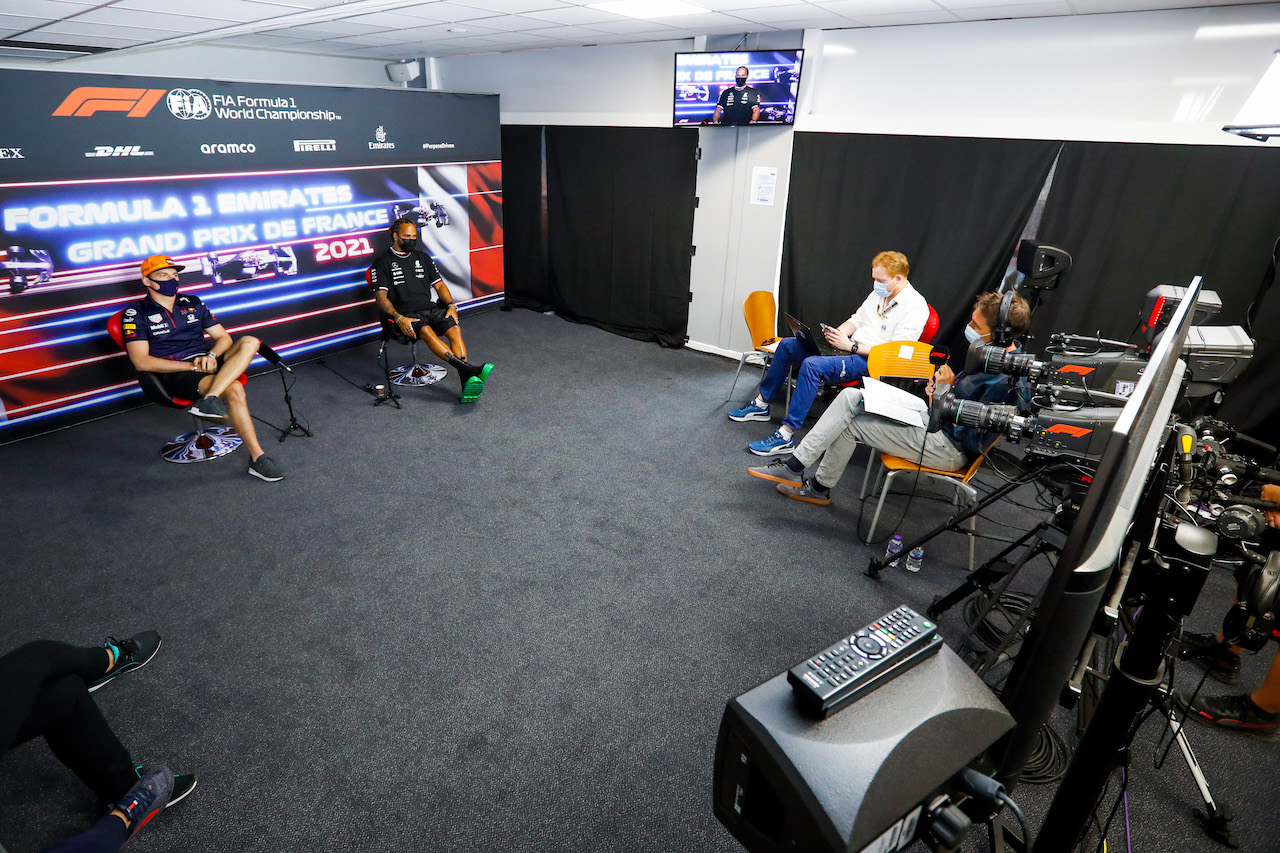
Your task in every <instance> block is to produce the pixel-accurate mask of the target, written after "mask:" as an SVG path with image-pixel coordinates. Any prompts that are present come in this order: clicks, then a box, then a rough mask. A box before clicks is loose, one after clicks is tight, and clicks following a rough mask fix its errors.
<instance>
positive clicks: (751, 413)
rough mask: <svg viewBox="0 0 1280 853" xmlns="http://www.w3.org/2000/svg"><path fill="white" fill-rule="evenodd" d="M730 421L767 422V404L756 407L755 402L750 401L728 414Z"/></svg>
mask: <svg viewBox="0 0 1280 853" xmlns="http://www.w3.org/2000/svg"><path fill="white" fill-rule="evenodd" d="M729 420H731V421H739V422H741V421H767V420H769V404H768V403H766V404H764V405H763V406H757V405H756V401H755V400H752V401H751V402H750V403H747V404H746V405H745V406H743V407H742V408H741V409H734V410H733V411H732V412H730V413H729Z"/></svg>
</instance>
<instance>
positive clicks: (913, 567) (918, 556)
mask: <svg viewBox="0 0 1280 853" xmlns="http://www.w3.org/2000/svg"><path fill="white" fill-rule="evenodd" d="M922 565H924V548H921V547H919V546H916V547H915V548H912V549H911V553H910V554H908V555H907V571H909V572H918V571H920V567H921V566H922Z"/></svg>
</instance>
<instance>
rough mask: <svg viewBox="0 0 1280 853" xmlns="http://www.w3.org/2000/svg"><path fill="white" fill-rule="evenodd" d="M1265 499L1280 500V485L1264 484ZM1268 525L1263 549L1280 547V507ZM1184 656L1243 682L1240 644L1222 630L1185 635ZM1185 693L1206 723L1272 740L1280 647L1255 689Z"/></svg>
mask: <svg viewBox="0 0 1280 853" xmlns="http://www.w3.org/2000/svg"><path fill="white" fill-rule="evenodd" d="M1262 499H1263V500H1267V501H1278V502H1280V486H1263V487H1262ZM1267 526H1268V527H1269V528H1271V530H1269V531H1267V533H1266V534H1265V535H1264V536H1263V539H1262V545H1263V551H1264V553H1266V552H1269V551H1273V550H1275V549H1276V548H1280V533H1276V532H1274V531H1280V510H1268V511H1267ZM1184 636H1185V639H1184V640H1183V648H1182V656H1183V657H1185V658H1186V659H1187V660H1191V661H1194V662H1195V663H1197V664H1199V665H1200V666H1202V667H1204V668H1205V669H1206V670H1208V672H1209V674H1210V675H1212V676H1213V677H1214V679H1216V680H1217V681H1220V682H1222V683H1223V684H1239V683H1240V668H1241V667H1240V653H1241V652H1243V651H1244V649H1242V648H1241V647H1240V646H1227V645H1225V644H1224V639H1223V636H1222V634H1218V635H1217V636H1215V635H1213V634H1187V635H1184ZM1188 698H1189V697H1188V696H1187V695H1186V694H1185V693H1182V692H1179V693H1178V694H1177V702H1178V706H1179V707H1180V708H1182V709H1184V710H1185V711H1186V712H1187V716H1188V717H1190V718H1191V719H1193V720H1195V721H1197V722H1200V723H1204V724H1205V725H1207V726H1221V727H1222V728H1225V729H1237V730H1239V731H1242V732H1247V733H1249V734H1252V735H1256V736H1258V737H1262V738H1266V739H1268V740H1270V739H1271V738H1274V737H1275V736H1276V733H1277V731H1280V651H1277V652H1276V655H1275V657H1274V658H1272V659H1271V666H1270V668H1269V669H1267V676H1266V678H1264V679H1263V680H1262V684H1260V685H1259V686H1258V689H1257V690H1254V691H1253V692H1252V693H1238V694H1233V695H1227V696H1207V695H1205V694H1203V693H1197V694H1196V697H1195V701H1188Z"/></svg>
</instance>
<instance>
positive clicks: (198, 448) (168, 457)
mask: <svg viewBox="0 0 1280 853" xmlns="http://www.w3.org/2000/svg"><path fill="white" fill-rule="evenodd" d="M243 443H244V439H242V438H240V435H239V434H238V433H237V432H236V431H235V429H234V428H232V427H229V426H201V428H200V429H197V430H193V431H192V432H187V433H183V434H182V435H180V436H178V437H177V438H175V439H173V440H172V441H170V442H169V443H167V444H166V445H165V446H164V448H163V449H162V450H161V451H160V455H161V456H163V457H164V459H165V461H166V462H177V463H179V464H184V463H187V462H208V461H209V460H210V459H217V458H218V457H219V456H226V455H227V454H228V453H231V452H233V451H234V450H235V449H236V448H237V447H239V446H240V445H241V444H243Z"/></svg>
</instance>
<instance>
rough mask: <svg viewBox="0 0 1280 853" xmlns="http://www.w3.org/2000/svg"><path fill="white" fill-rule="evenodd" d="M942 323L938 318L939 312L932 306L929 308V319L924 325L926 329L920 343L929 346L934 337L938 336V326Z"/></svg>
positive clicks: (921, 333) (922, 332)
mask: <svg viewBox="0 0 1280 853" xmlns="http://www.w3.org/2000/svg"><path fill="white" fill-rule="evenodd" d="M941 322H942V321H941V320H940V319H939V318H938V312H937V311H936V310H935V309H934V307H933V306H932V305H930V306H929V319H928V320H927V321H926V322H925V324H924V329H923V330H922V331H921V332H920V343H922V344H927V343H929V342H931V341H932V340H933V336H934V335H936V334H938V325H939V324H940V323H941Z"/></svg>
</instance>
